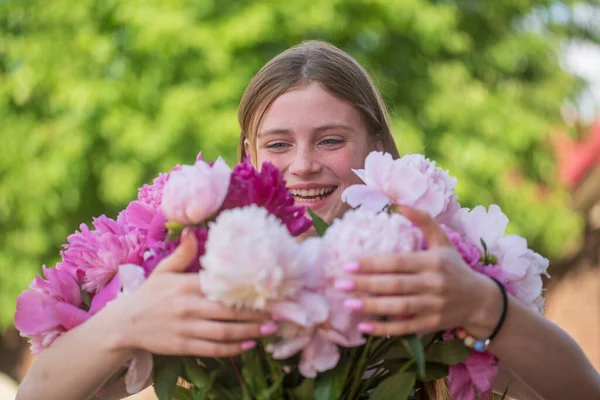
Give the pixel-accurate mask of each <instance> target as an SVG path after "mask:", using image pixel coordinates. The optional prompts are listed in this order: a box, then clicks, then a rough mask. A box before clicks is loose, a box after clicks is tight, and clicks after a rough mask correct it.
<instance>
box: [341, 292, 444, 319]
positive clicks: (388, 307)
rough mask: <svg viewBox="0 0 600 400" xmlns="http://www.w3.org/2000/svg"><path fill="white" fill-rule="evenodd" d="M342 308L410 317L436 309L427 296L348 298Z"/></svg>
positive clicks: (435, 304) (436, 305) (435, 305)
mask: <svg viewBox="0 0 600 400" xmlns="http://www.w3.org/2000/svg"><path fill="white" fill-rule="evenodd" d="M344 307H345V308H348V309H351V310H360V311H362V312H364V313H366V314H375V315H386V316H410V315H420V314H426V313H430V312H431V311H435V310H437V309H438V304H437V302H436V300H435V299H432V298H431V297H428V296H382V297H364V298H360V299H358V298H348V299H346V300H345V301H344Z"/></svg>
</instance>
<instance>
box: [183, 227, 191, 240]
mask: <svg viewBox="0 0 600 400" xmlns="http://www.w3.org/2000/svg"><path fill="white" fill-rule="evenodd" d="M191 233H192V228H190V227H189V226H186V227H185V228H183V230H182V231H181V240H185V239H187V237H188V236H189V235H190V234H191Z"/></svg>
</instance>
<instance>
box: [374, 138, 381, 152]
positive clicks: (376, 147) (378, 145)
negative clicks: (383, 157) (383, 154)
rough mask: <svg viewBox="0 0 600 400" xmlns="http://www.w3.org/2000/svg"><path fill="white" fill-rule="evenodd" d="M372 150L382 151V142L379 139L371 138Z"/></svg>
mask: <svg viewBox="0 0 600 400" xmlns="http://www.w3.org/2000/svg"><path fill="white" fill-rule="evenodd" d="M373 150H374V151H383V142H382V141H381V140H379V139H375V140H373Z"/></svg>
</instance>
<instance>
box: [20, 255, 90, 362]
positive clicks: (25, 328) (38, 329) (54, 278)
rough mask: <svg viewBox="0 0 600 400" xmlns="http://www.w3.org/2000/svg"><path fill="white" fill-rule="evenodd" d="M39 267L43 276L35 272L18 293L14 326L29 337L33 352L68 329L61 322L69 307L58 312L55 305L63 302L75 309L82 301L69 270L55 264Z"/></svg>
mask: <svg viewBox="0 0 600 400" xmlns="http://www.w3.org/2000/svg"><path fill="white" fill-rule="evenodd" d="M42 268H43V275H44V277H45V278H46V279H45V280H44V279H43V278H42V277H40V276H39V275H38V276H36V277H35V279H33V281H32V282H31V284H30V285H29V289H28V290H25V291H24V292H23V293H21V294H20V295H19V297H17V312H16V314H15V327H16V328H17V329H18V330H19V331H20V333H21V336H28V337H29V338H30V340H29V341H30V343H31V352H32V353H34V354H35V353H39V352H40V351H42V350H43V349H45V348H46V347H48V346H50V345H51V344H52V342H54V340H55V339H56V338H57V337H59V336H60V335H62V334H63V333H64V332H65V331H66V330H67V328H66V327H65V326H64V325H63V322H64V321H66V320H68V319H69V318H70V317H71V316H70V314H69V308H67V311H66V312H65V313H61V312H60V311H58V310H57V306H58V305H60V304H64V305H67V306H71V307H73V308H74V309H75V310H77V309H78V308H79V307H80V306H81V304H82V300H81V292H80V289H79V284H78V283H77V281H76V280H75V278H74V277H73V276H72V274H70V273H69V272H68V271H65V270H61V269H57V268H46V266H43V267H42ZM75 313H77V311H75ZM82 313H85V312H84V311H82ZM74 318H76V317H74Z"/></svg>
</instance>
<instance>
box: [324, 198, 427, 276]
mask: <svg viewBox="0 0 600 400" xmlns="http://www.w3.org/2000/svg"><path fill="white" fill-rule="evenodd" d="M322 241H323V244H322V254H321V262H322V263H323V266H324V269H325V272H326V273H327V274H328V275H329V276H330V277H332V276H339V275H343V274H344V272H343V270H342V264H343V263H344V262H346V261H355V260H357V259H359V258H361V257H367V256H374V255H391V254H400V253H408V252H413V251H418V250H421V249H422V248H423V241H424V239H423V234H422V232H421V230H420V229H419V228H418V227H415V226H413V224H412V222H410V221H409V220H408V219H406V218H405V217H403V216H402V215H400V214H388V213H375V212H369V211H365V210H362V209H358V210H350V211H348V212H346V213H345V214H344V216H343V217H342V218H341V219H336V220H335V221H334V222H333V223H332V224H331V226H330V227H329V228H328V229H327V231H326V233H325V235H324V236H323V238H322Z"/></svg>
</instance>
